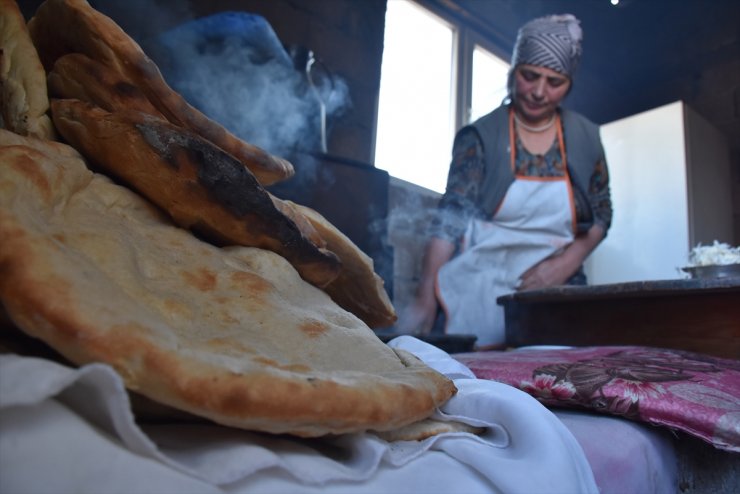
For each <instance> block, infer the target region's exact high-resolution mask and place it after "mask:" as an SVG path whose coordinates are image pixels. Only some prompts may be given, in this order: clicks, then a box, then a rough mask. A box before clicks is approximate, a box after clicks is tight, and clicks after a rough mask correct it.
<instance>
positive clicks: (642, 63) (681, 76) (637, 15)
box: [389, 0, 740, 146]
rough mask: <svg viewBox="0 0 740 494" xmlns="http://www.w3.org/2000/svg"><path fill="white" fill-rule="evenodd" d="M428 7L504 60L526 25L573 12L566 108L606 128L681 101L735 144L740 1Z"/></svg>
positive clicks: (584, 0) (454, 0) (495, 1)
mask: <svg viewBox="0 0 740 494" xmlns="http://www.w3.org/2000/svg"><path fill="white" fill-rule="evenodd" d="M389 1H393V0H389ZM427 3H432V4H436V5H437V6H439V7H441V8H445V9H448V10H450V11H452V12H456V13H457V15H459V16H460V18H461V19H465V20H467V22H468V23H470V24H471V25H472V26H473V27H475V28H477V29H478V30H481V31H484V32H485V34H486V37H487V38H489V39H490V40H491V41H492V42H493V43H494V44H495V45H496V47H497V48H498V49H499V50H501V53H499V55H502V56H504V57H506V58H508V57H509V56H510V54H511V49H512V47H513V44H514V40H515V38H516V31H517V29H518V27H519V26H521V25H522V24H523V23H525V22H526V21H528V20H530V19H532V18H535V17H539V16H542V15H547V14H561V13H571V14H574V15H575V16H576V17H578V18H579V19H580V21H581V27H582V28H583V32H584V42H583V43H584V44H583V50H584V53H583V59H582V63H581V67H580V69H579V72H578V73H577V75H576V78H575V86H574V90H573V92H572V93H571V94H570V95H569V96H568V100H567V102H566V104H567V105H568V106H570V107H571V108H573V109H576V110H579V111H581V112H583V113H585V114H586V115H588V116H589V117H590V118H591V119H593V120H594V121H596V122H598V123H606V122H610V121H613V120H617V119H619V118H622V117H626V116H629V115H632V114H635V113H639V112H641V111H645V110H648V109H651V108H654V107H657V106H661V105H663V104H667V103H671V102H673V101H677V100H684V101H686V102H687V103H689V104H690V105H691V106H692V107H693V108H694V109H696V110H697V111H698V112H699V113H700V114H703V115H704V116H705V118H707V119H709V120H710V121H712V123H714V124H715V125H716V126H717V127H718V128H720V129H721V130H723V131H724V133H725V134H726V135H727V136H728V137H729V138H730V139H731V140H732V141H734V142H732V143H731V144H732V145H733V146H740V0H621V1H620V2H619V4H618V5H617V6H613V5H611V3H610V0H429V1H428V2H427Z"/></svg>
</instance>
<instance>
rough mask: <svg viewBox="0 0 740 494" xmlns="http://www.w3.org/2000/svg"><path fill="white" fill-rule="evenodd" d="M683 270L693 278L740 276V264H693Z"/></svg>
mask: <svg viewBox="0 0 740 494" xmlns="http://www.w3.org/2000/svg"><path fill="white" fill-rule="evenodd" d="M681 270H682V271H685V272H686V273H689V275H690V276H691V277H692V278H702V279H706V278H740V264H725V265H713V266H691V267H686V268H681Z"/></svg>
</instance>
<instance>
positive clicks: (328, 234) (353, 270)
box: [286, 201, 397, 328]
mask: <svg viewBox="0 0 740 494" xmlns="http://www.w3.org/2000/svg"><path fill="white" fill-rule="evenodd" d="M286 202H289V201H286ZM290 204H291V206H292V207H293V208H295V209H296V210H297V211H298V212H299V213H301V214H302V215H303V216H304V217H305V218H306V219H308V221H309V222H310V223H311V225H312V226H313V227H314V228H315V229H316V231H317V232H318V234H319V235H320V236H321V238H323V239H324V241H325V242H326V248H327V249H329V250H330V251H332V252H334V253H335V254H336V255H337V256H338V257H339V260H340V261H341V262H342V267H341V270H340V271H339V275H338V276H337V277H336V278H335V279H334V280H333V281H331V282H330V283H329V284H328V285H326V286H325V287H324V291H325V292H326V293H328V294H329V296H330V297H331V298H332V300H334V301H335V302H336V303H337V304H339V306H340V307H342V308H344V309H345V310H348V311H350V312H352V313H353V314H355V315H356V316H357V317H359V318H360V319H362V320H363V322H364V323H365V324H367V325H368V326H370V327H371V328H386V327H389V326H391V325H392V324H393V323H394V322H395V321H396V319H397V315H396V310H395V309H394V308H393V304H392V303H391V300H390V298H389V297H388V293H387V292H386V291H385V284H384V282H383V279H382V278H381V277H380V276H378V274H377V273H376V272H375V266H374V263H373V260H372V259H371V258H370V257H369V256H368V255H367V254H365V253H364V252H362V250H360V248H359V247H357V246H356V245H355V244H354V243H353V242H352V240H350V239H349V238H348V237H347V236H346V235H344V234H343V233H342V232H341V231H340V230H339V229H338V228H337V227H335V226H334V225H332V224H331V222H329V221H328V220H327V219H326V218H324V217H323V216H321V215H320V214H319V213H318V212H316V211H314V210H313V209H311V208H308V207H306V206H302V205H300V204H296V203H290Z"/></svg>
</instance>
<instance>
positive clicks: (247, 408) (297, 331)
mask: <svg viewBox="0 0 740 494" xmlns="http://www.w3.org/2000/svg"><path fill="white" fill-rule="evenodd" d="M34 146H35V142H32V141H31V140H30V139H29V141H28V143H27V145H25V146H3V147H0V191H1V192H2V193H0V302H2V305H3V306H4V307H5V308H6V310H7V312H8V314H9V316H10V318H11V319H12V320H13V322H14V324H15V325H17V326H18V327H19V328H20V329H21V330H23V331H24V332H25V333H27V334H29V335H31V336H34V337H36V338H39V339H41V340H42V341H44V342H46V343H47V344H48V345H50V346H51V347H52V348H54V349H55V350H56V351H58V352H60V353H61V354H62V355H63V356H64V357H65V358H67V359H69V360H70V361H72V362H74V363H75V364H77V365H81V364H86V363H89V362H102V363H106V364H108V365H111V366H112V367H113V368H114V369H115V370H116V371H117V372H118V373H119V374H120V375H121V376H122V377H123V379H124V381H125V383H126V385H127V387H128V388H129V389H131V390H132V391H135V392H138V393H141V394H143V395H145V396H147V397H148V398H150V399H153V400H155V401H157V402H160V403H163V404H166V405H169V406H173V407H175V408H177V409H179V410H183V411H186V412H189V413H192V414H195V415H198V416H200V417H205V418H208V419H210V420H213V421H216V422H218V423H221V424H225V425H229V426H234V427H240V428H244V429H250V430H258V431H265V432H271V433H290V434H295V435H299V436H319V435H324V434H329V433H334V434H337V433H347V432H359V431H364V430H391V429H397V428H399V427H402V426H404V425H406V424H409V423H412V422H416V421H418V420H421V419H424V418H426V417H428V416H429V415H431V413H432V412H433V411H434V409H435V408H436V407H438V406H440V405H441V404H443V403H444V402H445V401H446V400H448V399H449V398H450V397H451V396H452V395H453V394H454V393H455V387H454V384H453V383H452V382H451V381H450V380H448V379H446V378H445V377H444V376H442V375H441V374H439V373H437V372H436V371H434V370H432V369H431V368H429V367H427V366H426V365H424V364H423V363H422V362H420V361H419V360H418V359H416V358H415V357H412V356H410V355H409V354H407V353H404V352H402V351H398V352H396V351H394V350H392V349H391V348H389V347H388V346H387V345H384V344H383V343H382V342H381V341H380V340H379V339H378V338H377V337H376V336H375V334H374V333H373V332H372V330H371V329H370V328H368V327H367V326H366V325H365V324H363V323H362V322H361V321H360V320H359V319H358V318H356V317H355V316H353V315H352V314H350V313H348V312H346V311H344V310H343V309H341V308H339V307H338V306H337V305H336V304H335V303H334V302H332V300H331V299H330V298H329V296H328V295H327V294H326V293H324V292H323V291H321V290H319V289H318V288H316V287H313V286H311V285H310V284H308V283H305V282H304V281H303V280H302V279H301V278H300V277H299V276H298V274H297V273H296V271H295V270H294V269H293V268H292V266H291V265H290V264H289V263H288V262H287V261H285V259H283V258H282V257H280V256H278V255H276V254H274V253H272V252H270V251H266V250H262V249H257V248H250V247H237V248H227V249H221V248H218V247H215V246H213V245H211V244H209V243H205V242H202V241H200V240H198V239H197V238H195V237H194V236H193V235H192V234H191V233H189V232H187V231H186V230H183V229H181V228H178V227H176V226H174V225H172V224H171V223H170V222H169V220H168V218H167V216H166V215H164V214H163V213H161V212H160V211H159V210H158V209H156V208H154V207H153V206H152V205H151V204H150V203H149V202H147V201H145V200H144V199H143V198H141V197H140V196H138V195H137V194H135V193H133V192H132V191H130V190H129V189H127V188H125V187H122V186H119V185H116V184H114V183H112V182H111V181H110V180H109V179H108V178H106V177H104V176H101V175H98V174H95V173H93V172H91V171H90V170H89V169H88V168H87V167H86V165H85V163H84V162H83V161H82V160H81V159H79V158H75V157H74V156H71V155H70V154H71V153H67V154H53V155H52V154H46V153H45V152H43V151H44V150H43V149H41V150H39V149H35V148H34Z"/></svg>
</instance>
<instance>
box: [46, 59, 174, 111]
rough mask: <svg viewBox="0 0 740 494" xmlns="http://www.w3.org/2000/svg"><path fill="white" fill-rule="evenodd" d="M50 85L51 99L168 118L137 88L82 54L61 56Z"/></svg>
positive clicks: (52, 71) (54, 68) (106, 67)
mask: <svg viewBox="0 0 740 494" xmlns="http://www.w3.org/2000/svg"><path fill="white" fill-rule="evenodd" d="M47 84H48V87H49V96H50V97H52V98H65V99H78V100H81V101H86V102H88V103H92V104H94V105H95V106H99V107H100V108H103V109H104V110H107V111H115V110H122V109H128V110H138V111H141V112H145V113H148V114H150V115H153V116H155V117H159V118H161V119H164V118H165V117H164V116H163V115H162V114H161V113H160V112H159V110H157V109H156V108H155V107H154V105H152V104H151V102H149V99H148V98H147V97H146V95H145V94H144V93H143V92H142V91H141V90H140V89H139V88H138V87H136V86H135V85H133V84H131V83H130V82H129V81H128V80H127V79H125V78H124V77H123V76H122V75H121V74H119V73H118V72H117V71H115V70H113V69H111V68H110V67H108V66H107V65H105V64H103V63H101V62H98V61H97V60H93V59H92V58H90V57H88V56H86V55H83V54H82V53H69V54H67V55H64V56H62V57H59V58H58V59H57V60H56V62H54V67H53V68H52V70H51V72H49V75H48V77H47Z"/></svg>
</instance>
